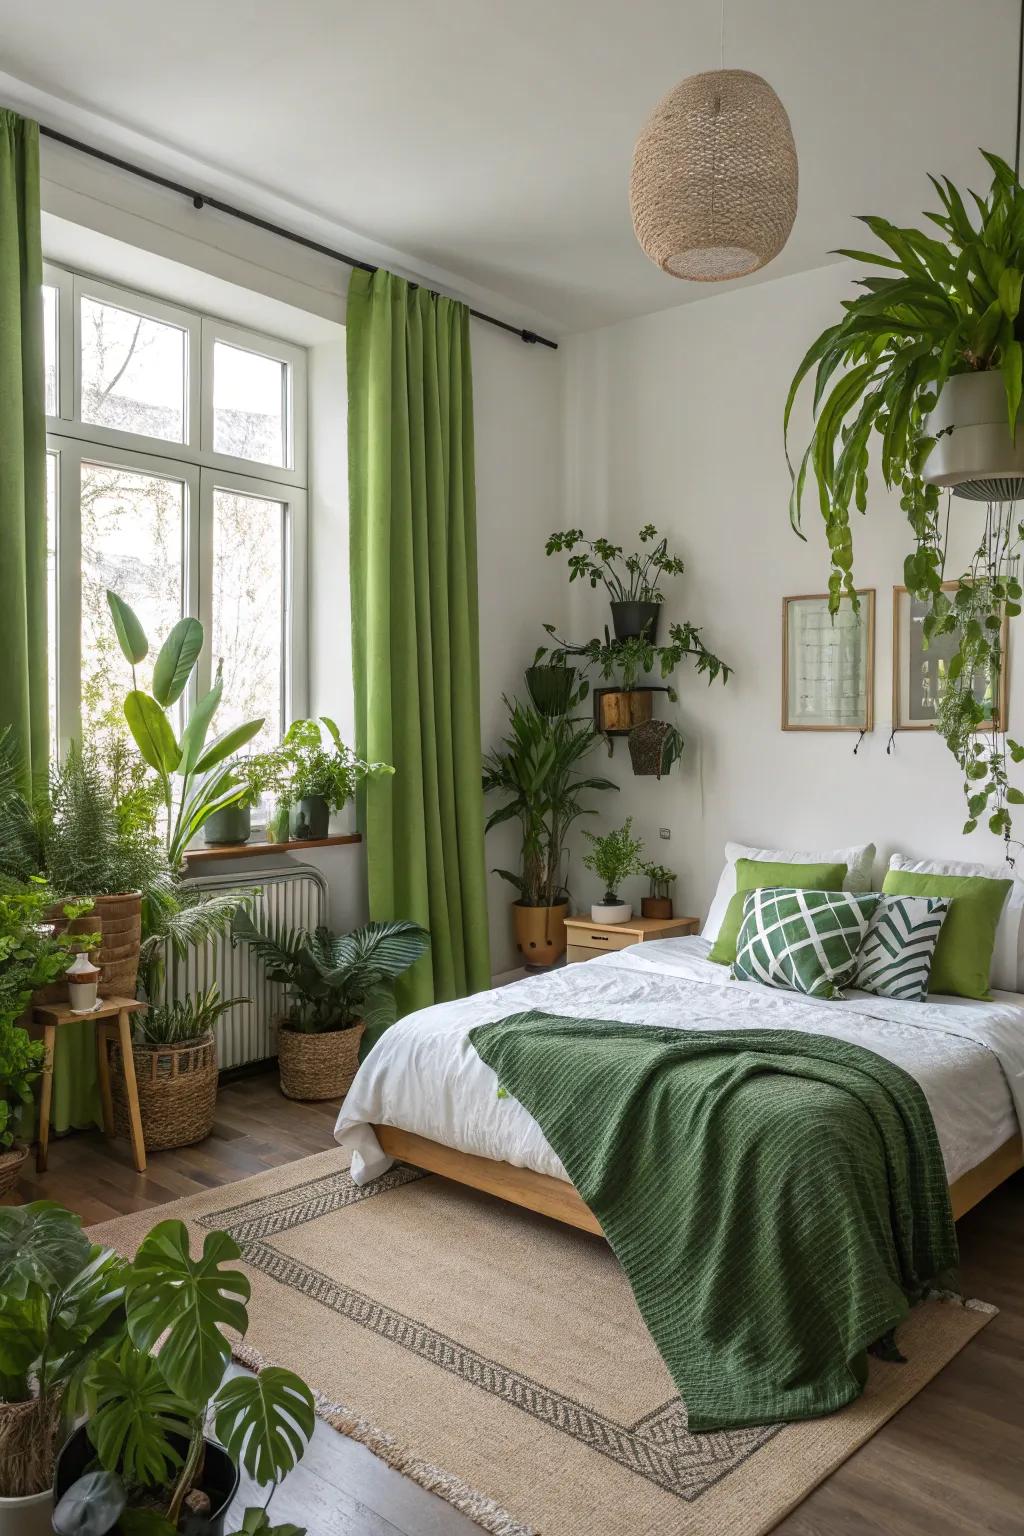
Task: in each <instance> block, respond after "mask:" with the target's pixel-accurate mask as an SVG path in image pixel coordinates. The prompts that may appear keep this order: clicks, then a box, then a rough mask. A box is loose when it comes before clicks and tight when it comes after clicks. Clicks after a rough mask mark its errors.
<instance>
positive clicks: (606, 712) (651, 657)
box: [544, 623, 732, 735]
mask: <svg viewBox="0 0 1024 1536" xmlns="http://www.w3.org/2000/svg"><path fill="white" fill-rule="evenodd" d="M544 627H545V629H546V630H547V631H548V634H549V635H551V637H552V638H553V639H554V640H555V641H556V644H557V647H558V649H559V650H560V651H562V652H563V653H564V654H565V655H567V656H575V657H578V658H579V660H580V662H581V664H582V666H583V667H584V668H585V669H588V670H589V669H590V668H596V670H597V672H598V674H599V676H600V677H601V678H603V679H604V681H605V683H606V684H608V685H609V686H606V687H603V688H595V690H594V714H595V720H596V722H597V728H598V730H600V731H602V732H604V734H605V735H625V734H626V733H627V732H628V731H631V730H632V729H633V727H634V726H637V725H642V724H643V723H644V722H645V721H646V720H649V719H650V718H651V715H652V713H653V697H654V686H656V685H650V684H647V685H645V684H644V683H643V679H644V678H646V677H647V676H649V674H650V673H652V672H654V671H655V669H657V671H658V673H659V674H660V676H661V677H662V679H664V678H668V677H671V675H672V673H673V672H674V671H675V670H676V668H677V667H678V666H679V665H680V664H681V663H682V662H683V660H684V659H685V658H686V657H687V656H692V657H693V658H694V662H695V665H696V669H697V672H698V673H702V672H706V673H707V676H708V682H709V683H711V682H713V681H714V680H715V678H716V677H721V679H722V682H723V683H727V682H728V681H729V678H730V677H731V675H732V668H731V667H729V666H727V665H726V663H725V662H723V661H720V660H719V658H718V657H717V656H716V655H715V654H714V653H713V652H712V651H709V650H708V648H707V646H706V645H705V644H704V641H703V639H702V638H701V632H700V630H699V629H697V628H696V627H695V626H694V625H693V624H689V623H686V624H673V625H672V626H671V628H670V629H669V642H668V644H667V645H655V644H654V642H653V641H651V640H649V639H647V637H646V636H638V635H634V636H630V637H628V638H627V639H624V640H622V639H619V638H618V637H617V636H611V635H609V633H608V630H607V629H606V630H605V632H604V639H603V640H600V639H594V640H588V641H587V642H586V643H585V644H583V645H572V644H570V643H569V642H567V641H563V640H559V639H558V636H557V635H556V634H555V631H554V628H553V627H552V626H551V625H547V624H546V625H545V626H544ZM585 692H586V689H585V688H584V689H583V690H582V692H581V695H580V696H581V697H583V696H585ZM665 692H666V693H667V694H668V697H669V698H670V699H671V700H672V702H673V703H675V702H676V700H677V699H678V697H679V696H678V694H677V693H676V690H675V689H674V688H673V687H672V686H671V685H668V686H666V687H665Z"/></svg>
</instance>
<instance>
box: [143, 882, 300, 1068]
mask: <svg viewBox="0 0 1024 1536" xmlns="http://www.w3.org/2000/svg"><path fill="white" fill-rule="evenodd" d="M188 883H189V885H191V886H194V887H196V888H197V889H199V890H201V891H204V892H207V893H209V894H210V895H211V896H212V895H213V894H214V893H215V892H223V891H235V890H240V889H243V888H245V887H252V886H256V887H258V888H259V891H260V895H259V896H257V898H256V901H255V903H254V905H253V910H252V918H253V922H254V923H255V924H256V925H257V927H261V928H262V927H266V928H309V929H313V928H316V927H318V926H319V924H321V923H323V922H325V921H326V913H327V882H326V880H325V879H324V877H323V875H321V874H320V872H319V870H316V869H312V868H311V867H310V866H309V865H307V864H301V865H297V866H292V867H291V868H289V869H287V870H277V869H260V870H253V871H252V873H251V874H250V873H249V872H248V871H247V872H246V873H245V874H244V875H231V876H229V875H205V876H199V877H197V878H196V879H194V880H190V881H189V882H188ZM213 982H216V983H217V985H218V986H219V987H220V995H221V997H225V998H226V997H248V998H251V1000H252V1001H251V1002H249V1003H240V1004H239V1005H238V1007H237V1008H232V1009H231V1011H230V1013H226V1014H225V1015H224V1017H223V1018H222V1019H221V1020H220V1022H219V1023H218V1025H217V1031H216V1033H217V1059H218V1063H219V1065H220V1068H221V1070H222V1071H223V1070H224V1069H225V1068H226V1067H240V1066H244V1065H245V1064H246V1063H247V1062H250V1061H265V1060H266V1059H267V1058H268V1057H270V1056H276V1055H277V1021H278V1019H279V1018H280V1017H281V1015H282V1014H283V1013H284V1011H285V1006H286V1004H285V999H284V988H283V987H282V986H281V984H280V983H279V982H271V981H268V980H267V978H266V976H265V974H264V970H263V966H262V964H261V963H260V962H259V961H258V960H256V959H255V957H254V956H253V955H252V953H251V951H250V950H249V947H248V945H247V944H239V945H238V947H237V948H233V947H232V944H231V939H230V937H224V938H221V939H216V940H214V942H212V943H210V944H207V945H205V946H204V947H203V948H202V949H195V950H191V951H190V952H189V954H188V956H187V957H186V959H184V960H176V959H175V958H174V956H173V955H172V956H170V957H169V958H168V962H167V998H168V1001H173V1000H174V999H175V998H178V997H184V996H187V995H188V994H189V993H192V992H195V991H196V990H197V989H201V990H203V991H205V990H206V988H207V987H209V986H211V985H212V984H213Z"/></svg>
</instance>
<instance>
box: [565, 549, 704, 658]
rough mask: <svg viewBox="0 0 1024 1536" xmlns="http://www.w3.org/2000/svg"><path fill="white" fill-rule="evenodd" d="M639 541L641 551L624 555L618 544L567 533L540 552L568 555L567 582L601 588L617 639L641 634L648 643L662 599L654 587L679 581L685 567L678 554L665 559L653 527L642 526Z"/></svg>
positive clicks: (666, 555) (655, 631)
mask: <svg viewBox="0 0 1024 1536" xmlns="http://www.w3.org/2000/svg"><path fill="white" fill-rule="evenodd" d="M638 538H639V540H640V543H641V545H642V546H643V547H642V548H640V549H638V550H635V551H634V552H633V553H632V554H630V555H625V554H624V553H623V549H622V545H621V544H613V543H612V542H611V540H610V539H605V538H597V539H588V538H587V537H586V535H585V533H584V531H583V529H582V528H566V529H563V530H562V531H561V532H560V533H553V534H552V535H551V537H550V538H549V539H548V541H547V544H546V546H545V552H546V553H547V554H548V555H549V556H550V555H554V554H561V553H564V554H567V555H568V556H569V580H570V582H573V581H589V582H590V585H591V587H593V588H595V589H596V588H597V587H598V586H604V588H605V590H606V592H607V593H608V598H609V601H610V604H611V610H612V628H613V629H614V631H615V634H616V636H617V638H618V639H620V640H628V639H630V638H631V637H632V636H641V635H642V636H643V637H644V638H645V639H646V640H648V641H650V642H651V643H652V644H653V642H654V641H655V640H656V639H657V634H658V620H659V618H660V617H661V604H662V603H663V602H664V600H665V594H664V593H663V592H662V591H661V589H660V585H659V584H660V582H661V580H662V578H663V577H664V576H681V575H682V573H683V571H684V570H685V569H686V567H685V565H684V564H683V562H682V560H680V558H679V556H678V555H670V554H669V552H668V540H667V539H665V538H659V536H658V530H657V528H655V526H654V524H653V523H645V524H644V526H643V527H642V528H641V529H640V530H639V533H638ZM648 545H649V546H650V548H648Z"/></svg>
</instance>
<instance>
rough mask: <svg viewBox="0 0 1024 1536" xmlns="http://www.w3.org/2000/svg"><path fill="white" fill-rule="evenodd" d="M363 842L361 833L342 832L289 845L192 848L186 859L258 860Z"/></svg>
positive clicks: (199, 860) (193, 862)
mask: <svg viewBox="0 0 1024 1536" xmlns="http://www.w3.org/2000/svg"><path fill="white" fill-rule="evenodd" d="M362 840H363V835H362V833H361V832H342V833H339V834H338V835H337V836H336V837H310V838H305V839H303V838H293V839H291V840H290V841H289V842H287V843H225V844H224V845H223V846H220V847H213V848H190V849H189V851H188V852H187V853H186V854H185V857H186V859H187V860H188V862H189V863H190V864H204V863H206V862H207V861H208V860H210V859H256V858H262V857H263V856H264V855H265V854H273V853H301V852H302V851H303V849H305V848H337V847H340V846H341V845H342V844H343V843H361V842H362Z"/></svg>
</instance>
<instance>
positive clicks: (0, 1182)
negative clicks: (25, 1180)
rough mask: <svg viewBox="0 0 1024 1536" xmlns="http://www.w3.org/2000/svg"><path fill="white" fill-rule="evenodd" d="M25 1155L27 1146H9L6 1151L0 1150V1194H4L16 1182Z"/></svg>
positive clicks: (19, 1175)
mask: <svg viewBox="0 0 1024 1536" xmlns="http://www.w3.org/2000/svg"><path fill="white" fill-rule="evenodd" d="M27 1157H28V1147H11V1148H10V1150H9V1151H7V1152H0V1195H6V1194H7V1193H8V1191H9V1190H12V1189H13V1188H14V1186H15V1184H17V1182H18V1180H19V1178H20V1177H21V1170H22V1168H23V1167H24V1164H25V1159H26V1158H27Z"/></svg>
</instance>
